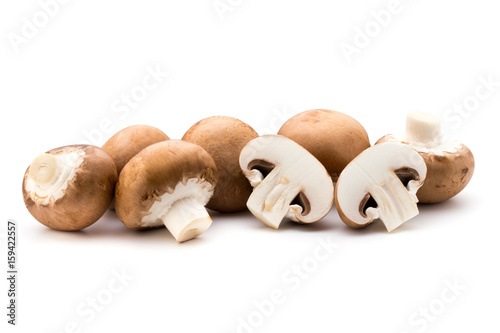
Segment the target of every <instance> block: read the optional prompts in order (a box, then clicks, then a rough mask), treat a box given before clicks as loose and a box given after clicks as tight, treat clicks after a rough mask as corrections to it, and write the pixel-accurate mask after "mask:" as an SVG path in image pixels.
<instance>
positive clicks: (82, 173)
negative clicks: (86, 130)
mask: <svg viewBox="0 0 500 333" xmlns="http://www.w3.org/2000/svg"><path fill="white" fill-rule="evenodd" d="M116 179H117V173H116V167H115V164H114V163H113V159H112V158H111V157H110V156H109V155H108V154H107V153H106V152H105V151H103V150H102V149H100V148H98V147H95V146H90V145H89V146H87V145H74V146H65V147H60V148H56V149H52V150H49V151H48V152H47V153H45V154H41V155H39V156H38V157H36V158H35V160H34V161H33V162H32V163H31V165H30V166H29V167H28V169H27V170H26V173H25V175H24V180H23V197H24V202H25V204H26V207H27V208H28V211H29V212H30V213H31V215H33V217H34V218H35V219H37V220H38V221H39V222H40V223H42V224H44V225H46V226H47V227H49V228H52V229H56V230H80V229H83V228H86V227H88V226H90V225H91V224H93V223H94V222H96V221H97V220H98V219H99V218H100V217H101V216H102V215H103V214H104V213H105V212H106V210H107V209H108V207H109V204H110V203H111V200H112V198H113V192H114V188H115V183H116Z"/></svg>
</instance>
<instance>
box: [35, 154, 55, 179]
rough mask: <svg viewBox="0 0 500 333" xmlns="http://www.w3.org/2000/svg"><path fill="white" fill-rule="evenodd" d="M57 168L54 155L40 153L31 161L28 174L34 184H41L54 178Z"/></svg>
mask: <svg viewBox="0 0 500 333" xmlns="http://www.w3.org/2000/svg"><path fill="white" fill-rule="evenodd" d="M57 169H58V168H57V159H56V158H55V157H54V155H51V154H46V153H45V154H40V155H38V156H37V157H36V158H35V159H34V160H33V162H31V165H30V171H29V175H30V177H31V179H33V181H34V182H35V183H36V184H38V185H43V184H47V183H49V182H51V180H53V179H54V177H55V176H56V173H57V172H56V171H57ZM59 173H60V172H59Z"/></svg>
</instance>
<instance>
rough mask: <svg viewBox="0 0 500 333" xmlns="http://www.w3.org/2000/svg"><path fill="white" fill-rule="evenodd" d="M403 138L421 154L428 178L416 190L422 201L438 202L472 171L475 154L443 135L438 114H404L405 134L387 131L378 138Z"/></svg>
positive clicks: (457, 188)
mask: <svg viewBox="0 0 500 333" xmlns="http://www.w3.org/2000/svg"><path fill="white" fill-rule="evenodd" d="M383 142H402V143H405V144H408V145H410V146H412V147H413V148H414V149H415V150H417V151H418V153H419V154H420V156H422V157H423V158H424V161H425V164H426V165H427V178H426V179H425V183H424V185H423V186H422V187H421V188H420V190H418V192H417V196H418V199H419V201H420V202H421V203H438V202H442V201H445V200H448V199H450V198H452V197H454V196H455V195H457V194H458V193H460V192H461V191H462V190H463V189H464V188H465V187H466V186H467V184H468V183H469V181H470V180H471V178H472V174H473V173H474V165H475V164H474V155H473V154H472V152H471V151H470V149H469V148H467V147H466V146H465V145H464V144H462V143H460V142H458V141H456V140H452V139H445V138H444V136H443V134H442V131H441V121H440V119H439V118H438V117H436V116H434V115H431V114H429V113H425V112H419V111H413V112H410V113H408V115H407V118H406V134H405V135H394V134H389V135H386V136H384V137H383V138H381V139H380V140H378V141H377V143H376V144H379V143H383Z"/></svg>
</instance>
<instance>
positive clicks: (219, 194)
mask: <svg viewBox="0 0 500 333" xmlns="http://www.w3.org/2000/svg"><path fill="white" fill-rule="evenodd" d="M258 136H259V135H258V134H257V132H255V131H254V129H253V128H252V127H250V126H249V125H247V124H246V123H244V122H242V121H241V120H239V119H236V118H232V117H226V116H214V117H208V118H205V119H203V120H200V121H199V122H197V123H196V124H194V125H193V126H191V128H190V129H189V130H188V131H187V132H186V134H184V136H183V137H182V140H186V141H189V142H192V143H195V144H197V145H199V146H201V147H202V148H204V149H205V150H206V151H207V152H208V153H209V154H210V156H212V158H213V160H214V162H215V165H216V166H217V171H218V172H219V177H218V180H217V186H216V187H215V190H214V195H213V196H212V198H211V199H210V201H209V202H208V204H207V208H209V209H212V210H216V211H219V212H237V211H241V210H244V209H246V202H247V200H248V197H249V196H250V193H252V186H250V183H249V182H248V180H247V179H246V178H245V176H244V175H243V173H242V171H241V169H240V166H239V162H238V159H239V156H240V152H241V150H242V149H243V147H244V146H245V145H246V144H247V143H248V142H249V141H250V140H252V139H254V138H256V137H258Z"/></svg>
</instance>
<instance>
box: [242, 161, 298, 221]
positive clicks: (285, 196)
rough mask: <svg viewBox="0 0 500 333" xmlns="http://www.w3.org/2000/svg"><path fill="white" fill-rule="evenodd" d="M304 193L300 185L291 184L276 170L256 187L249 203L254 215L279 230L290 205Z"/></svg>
mask: <svg viewBox="0 0 500 333" xmlns="http://www.w3.org/2000/svg"><path fill="white" fill-rule="evenodd" d="M301 191H302V188H301V186H300V185H298V184H295V183H290V182H289V181H288V180H287V179H286V178H285V177H283V176H282V175H281V173H280V172H279V169H278V168H274V169H273V170H272V171H271V172H270V173H269V174H268V175H267V176H266V178H264V180H262V182H261V183H260V184H259V185H258V186H256V187H255V188H254V190H253V192H252V194H251V195H250V198H249V199H248V202H247V207H248V209H249V210H250V211H251V212H252V214H253V215H254V216H255V217H257V218H258V219H259V220H261V221H262V222H263V223H264V224H266V225H267V226H269V227H271V228H274V229H278V227H279V225H280V223H281V221H282V220H283V218H284V217H285V216H286V215H287V213H288V211H289V210H290V204H291V202H292V201H293V199H295V197H296V196H297V195H298V194H299V193H300V192H301Z"/></svg>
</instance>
